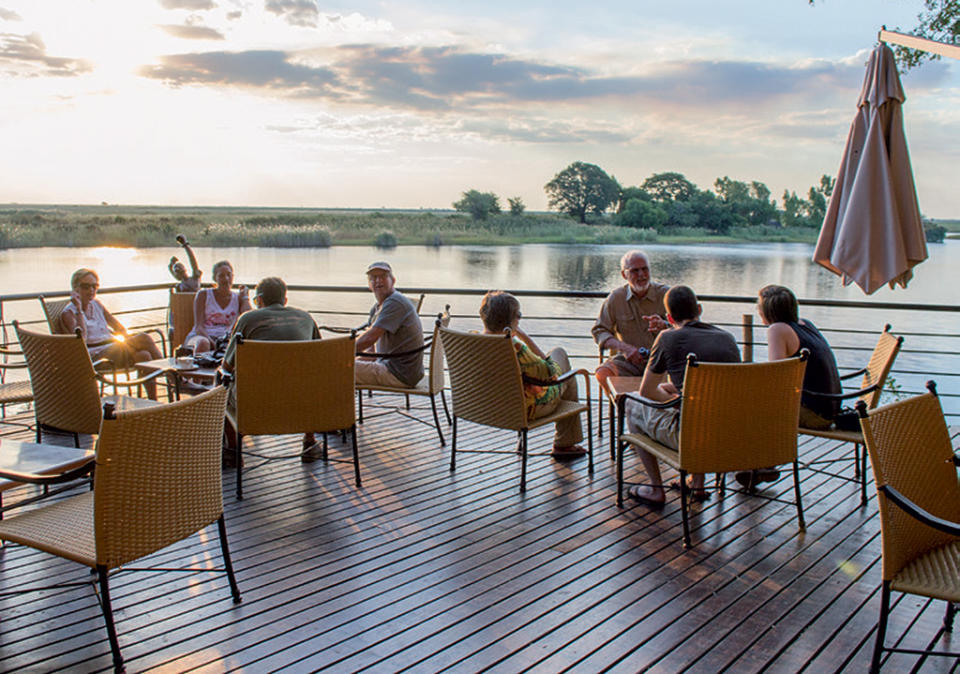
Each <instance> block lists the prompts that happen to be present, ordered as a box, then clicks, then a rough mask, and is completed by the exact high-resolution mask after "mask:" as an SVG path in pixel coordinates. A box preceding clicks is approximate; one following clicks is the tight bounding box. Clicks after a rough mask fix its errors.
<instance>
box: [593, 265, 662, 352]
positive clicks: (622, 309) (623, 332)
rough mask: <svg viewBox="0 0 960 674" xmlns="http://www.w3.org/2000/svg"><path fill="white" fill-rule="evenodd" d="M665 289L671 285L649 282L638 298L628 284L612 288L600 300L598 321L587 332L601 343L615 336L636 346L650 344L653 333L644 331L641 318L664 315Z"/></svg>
mask: <svg viewBox="0 0 960 674" xmlns="http://www.w3.org/2000/svg"><path fill="white" fill-rule="evenodd" d="M668 290H670V286H667V285H664V284H662V283H654V282H652V281H651V282H650V287H649V288H648V289H647V294H646V295H644V296H643V297H638V296H637V294H636V293H634V292H633V289H632V288H631V287H630V284H629V283H628V284H626V285H623V286H621V287H619V288H617V289H616V290H614V291H613V292H612V293H610V294H609V295H607V299H605V300H604V301H603V306H602V307H600V315H599V316H597V322H596V323H594V324H593V329H592V330H591V331H590V332H591V333H593V339H594V341H596V343H597V345H598V346H600V345H602V344H603V343H604V342H606V341H607V340H608V339H610V338H611V337H615V338H617V339H619V340H620V341H621V342H626V343H627V344H632V345H633V346H636V347H641V346H643V347H646V348H647V349H649V348H650V347H652V346H653V340H654V337H656V335H655V334H653V333H651V332H650V331H649V330H647V322H646V321H645V320H643V318H642V317H643V316H650V315H652V314H656V315H657V316H660V317H662V318H666V315H667V310H666V309H665V308H664V306H663V298H664V296H665V295H666V294H667V291H668Z"/></svg>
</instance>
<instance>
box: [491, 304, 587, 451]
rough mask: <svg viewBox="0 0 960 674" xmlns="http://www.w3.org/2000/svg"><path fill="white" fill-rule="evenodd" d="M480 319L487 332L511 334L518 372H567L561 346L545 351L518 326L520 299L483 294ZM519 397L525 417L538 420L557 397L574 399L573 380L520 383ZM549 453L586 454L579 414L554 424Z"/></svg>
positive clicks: (538, 375)
mask: <svg viewBox="0 0 960 674" xmlns="http://www.w3.org/2000/svg"><path fill="white" fill-rule="evenodd" d="M480 320H482V321H483V332H484V334H487V335H499V334H503V333H504V331H506V330H507V329H509V330H510V334H511V336H512V337H513V348H514V350H515V351H516V352H517V360H518V361H519V362H520V371H521V372H522V373H523V374H525V375H527V376H528V377H533V378H534V379H541V380H550V381H552V380H554V379H556V378H557V377H558V376H559V375H561V374H563V373H564V372H569V371H570V359H569V357H568V356H567V352H566V351H564V350H563V347H559V346H558V347H555V348H553V349H551V350H550V353H549V354H545V353H544V352H543V351H541V350H540V347H539V346H537V344H536V342H534V341H533V339H532V338H531V337H530V335H528V334H527V333H526V332H524V331H523V330H522V329H521V328H520V302H519V301H518V300H517V298H516V297H514V296H513V295H511V294H510V293H505V292H503V291H500V290H493V291H490V292H488V293H487V294H486V295H484V296H483V301H482V302H481V304H480ZM523 398H524V403H525V404H526V408H527V418H528V419H539V418H540V417H545V416H547V415H549V414H551V413H552V412H553V411H554V410H555V409H556V408H557V405H558V404H559V403H560V401H561V400H571V401H573V402H577V401H578V400H579V398H580V396H579V395H578V391H577V380H576V379H572V378H571V379H568V380H567V381H565V382H564V383H563V385H559V384H558V385H556V386H539V385H537V384H528V383H526V382H524V384H523ZM554 426H555V432H554V435H553V452H552V453H553V456H555V457H557V458H566V457H576V456H583V455H584V454H586V453H587V450H585V449H584V448H583V447H581V446H580V445H579V444H577V443H579V442H580V441H581V440H583V430H582V428H581V426H580V415H579V414H576V415H573V416H569V417H566V418H564V419H560V420H559V421H557V422H556V424H554Z"/></svg>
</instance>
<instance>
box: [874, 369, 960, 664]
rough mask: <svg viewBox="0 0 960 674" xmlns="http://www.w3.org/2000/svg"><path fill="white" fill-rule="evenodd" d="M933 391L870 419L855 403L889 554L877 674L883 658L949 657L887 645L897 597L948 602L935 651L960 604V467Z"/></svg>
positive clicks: (883, 409) (884, 568) (878, 411)
mask: <svg viewBox="0 0 960 674" xmlns="http://www.w3.org/2000/svg"><path fill="white" fill-rule="evenodd" d="M927 387H928V388H929V389H930V392H929V393H925V394H923V395H920V396H916V397H913V398H910V399H908V400H902V401H899V402H895V403H891V404H889V405H884V406H882V407H880V408H877V409H875V410H873V411H872V412H870V413H869V415H868V413H867V403H865V402H858V403H857V409H858V411H859V412H860V416H861V419H860V425H861V427H862V428H863V439H864V441H865V443H866V446H867V452H868V453H869V455H870V464H871V465H872V466H873V475H874V479H875V481H876V486H877V501H878V502H879V505H880V532H881V538H882V546H883V566H882V578H883V585H882V588H881V593H880V619H879V622H878V624H877V641H876V644H875V646H874V650H873V661H872V664H871V671H874V672H875V671H877V670H878V669H879V667H880V660H881V657H882V655H883V652H884V651H887V652H897V653H928V654H941V655H947V653H943V652H940V651H917V650H910V649H902V648H886V647H885V646H884V645H883V642H884V637H885V635H886V629H887V617H888V615H889V612H890V591H891V590H896V591H898V592H904V593H910V594H918V595H921V596H924V597H932V598H934V599H944V600H946V602H947V610H946V615H945V616H944V619H943V626H942V627H941V629H940V631H939V632H938V633H937V635H936V636H935V637H934V639H933V641H931V642H930V643H931V644H932V643H934V642H936V641H938V640H939V639H940V637H941V636H943V633H944V632H951V631H952V630H953V616H954V612H955V610H956V609H955V606H954V604H953V603H954V602H960V574H958V572H957V569H960V486H958V483H957V463H958V461H957V459H956V458H955V457H954V454H953V449H952V447H951V442H950V432H949V429H948V428H947V424H946V421H945V420H944V417H943V410H942V409H941V408H940V401H939V399H938V398H937V396H936V389H935V386H934V384H933V383H932V382H930V383H928V384H927ZM949 655H953V656H954V657H957V656H960V653H951V654H949Z"/></svg>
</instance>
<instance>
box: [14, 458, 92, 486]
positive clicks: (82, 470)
mask: <svg viewBox="0 0 960 674" xmlns="http://www.w3.org/2000/svg"><path fill="white" fill-rule="evenodd" d="M95 465H96V460H95V457H93V456H91V457H90V459H89V460H87V461H86V462H85V463H84V464H83V465H81V466H77V467H76V468H73V469H71V470H68V471H64V472H63V473H55V474H52V475H50V474H48V475H41V474H39V473H22V472H20V471H17V470H0V479H3V480H12V481H14V482H24V483H26V484H41V485H51V484H61V483H63V482H72V481H73V480H77V479H79V478H81V477H83V476H85V475H89V474H90V473H92V472H93V468H94V466H95Z"/></svg>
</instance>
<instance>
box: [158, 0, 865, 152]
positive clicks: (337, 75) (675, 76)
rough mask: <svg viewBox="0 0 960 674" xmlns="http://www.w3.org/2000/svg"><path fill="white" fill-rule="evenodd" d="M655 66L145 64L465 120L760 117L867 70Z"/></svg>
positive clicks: (304, 57) (838, 65)
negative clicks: (628, 113) (633, 114)
mask: <svg viewBox="0 0 960 674" xmlns="http://www.w3.org/2000/svg"><path fill="white" fill-rule="evenodd" d="M274 1H275V2H285V3H289V2H294V0H274ZM308 64H309V65H308ZM247 68H250V72H247V70H246V69H247ZM648 68H649V69H648V70H647V71H646V72H639V73H631V74H624V75H612V76H611V75H607V74H600V73H597V72H594V71H591V70H588V69H585V68H582V67H578V66H573V65H564V64H554V63H545V62H539V61H535V60H528V59H522V58H516V57H511V56H508V55H504V54H500V53H482V52H472V51H466V50H464V49H462V48H460V47H453V46H444V47H387V46H379V45H345V46H340V47H336V48H332V49H328V50H323V51H313V52H282V51H256V52H212V53H207V54H179V55H172V56H165V57H163V58H162V59H161V63H160V65H155V66H147V67H144V68H143V69H142V70H141V74H142V75H144V76H146V77H153V78H158V79H163V80H166V81H168V82H170V83H171V84H175V85H184V84H207V85H219V86H240V87H246V88H253V89H255V88H258V87H262V88H265V89H268V90H269V92H270V94H271V95H276V94H277V93H281V94H283V93H286V94H287V95H289V96H291V97H300V98H303V97H308V98H309V97H315V98H329V97H333V98H336V99H337V100H342V101H347V102H350V103H354V104H357V105H367V106H378V107H387V108H389V109H392V110H414V111H436V112H443V111H452V112H456V113H460V114H466V113H469V112H471V111H477V112H479V111H485V112H488V113H489V112H491V111H493V112H495V111H497V110H502V109H506V108H509V109H510V110H511V111H512V110H514V109H515V108H523V109H531V110H532V109H534V108H535V107H536V106H538V105H543V104H551V105H552V104H562V105H574V106H580V107H583V106H589V105H592V104H595V103H597V102H600V101H619V102H621V103H622V104H624V105H628V106H631V107H634V108H635V109H637V110H638V111H640V112H642V111H646V110H649V111H660V112H664V111H669V110H672V111H674V112H675V113H685V112H686V111H688V110H689V111H696V110H703V109H711V108H718V109H722V110H724V111H727V112H730V113H738V112H754V111H755V110H756V109H757V108H758V107H762V106H781V107H782V106H784V105H788V106H789V105H792V104H795V103H797V104H798V103H800V102H803V101H810V100H819V101H824V100H826V99H829V98H831V97H833V96H835V95H836V94H837V93H841V92H843V93H849V92H850V90H851V89H852V88H854V87H856V86H857V84H856V83H858V82H859V81H860V80H861V79H862V66H860V65H857V64H855V63H845V62H829V61H823V60H817V61H808V62H803V63H801V64H796V65H783V64H777V63H764V62H755V61H705V60H689V61H665V62H660V63H655V64H651V65H649V67H648ZM345 83H349V86H347V85H346V84H345ZM511 133H518V134H523V133H526V134H528V135H529V137H530V138H531V139H536V138H537V137H545V138H546V137H549V136H550V134H551V133H552V131H550V130H549V129H539V130H538V129H529V130H528V131H526V132H524V131H523V130H521V129H515V130H514V131H512V132H511ZM556 133H557V134H559V135H560V136H566V135H567V134H568V131H567V130H563V129H556Z"/></svg>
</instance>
